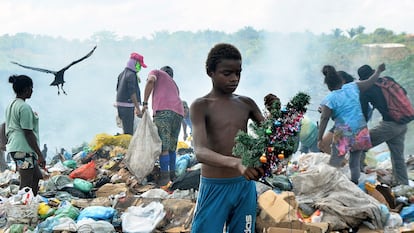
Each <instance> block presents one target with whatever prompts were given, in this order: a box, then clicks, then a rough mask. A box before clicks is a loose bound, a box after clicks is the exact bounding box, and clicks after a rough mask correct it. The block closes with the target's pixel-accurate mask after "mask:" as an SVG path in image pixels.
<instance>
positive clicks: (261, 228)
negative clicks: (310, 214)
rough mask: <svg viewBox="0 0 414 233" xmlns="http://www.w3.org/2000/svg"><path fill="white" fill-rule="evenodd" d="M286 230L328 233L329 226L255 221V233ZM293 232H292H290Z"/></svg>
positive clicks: (294, 222) (293, 222) (297, 222)
mask: <svg viewBox="0 0 414 233" xmlns="http://www.w3.org/2000/svg"><path fill="white" fill-rule="evenodd" d="M282 229H287V230H289V231H291V230H295V231H297V233H299V232H301V233H303V232H306V233H325V232H329V224H328V223H325V222H321V223H303V222H300V221H299V220H294V221H290V222H278V223H276V222H266V221H264V220H263V219H260V218H257V219H256V232H271V233H273V232H282V231H279V230H282ZM292 232H294V231H292Z"/></svg>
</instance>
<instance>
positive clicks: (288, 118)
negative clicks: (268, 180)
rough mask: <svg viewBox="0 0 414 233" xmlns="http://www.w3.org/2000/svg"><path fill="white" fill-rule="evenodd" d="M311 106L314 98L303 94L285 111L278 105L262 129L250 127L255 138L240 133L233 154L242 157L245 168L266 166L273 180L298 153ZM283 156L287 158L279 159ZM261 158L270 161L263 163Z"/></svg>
mask: <svg viewBox="0 0 414 233" xmlns="http://www.w3.org/2000/svg"><path fill="white" fill-rule="evenodd" d="M309 102H310V96H309V95H308V94H305V93H303V92H299V93H298V94H296V95H295V96H294V97H293V98H292V99H291V100H290V101H289V102H288V103H287V104H286V107H283V108H281V106H280V103H279V102H278V101H274V102H273V103H272V106H271V109H270V114H267V116H266V118H265V120H264V121H263V122H262V123H261V124H260V125H257V124H256V123H252V124H250V125H249V126H250V128H251V129H252V131H253V134H249V133H248V132H243V131H239V132H238V134H237V136H236V139H235V140H236V144H235V146H234V147H233V154H234V155H237V156H240V157H241V159H242V164H243V165H245V166H247V167H260V166H262V167H263V169H264V171H265V176H270V175H271V173H272V169H274V168H275V167H278V164H279V163H280V162H281V161H282V160H283V158H287V157H289V156H290V155H291V154H293V153H294V152H295V151H296V150H297V147H298V143H299V139H298V137H299V131H300V120H301V119H302V118H303V114H305V112H306V106H307V105H308V104H309ZM280 154H282V155H283V158H280V157H279V155H280ZM261 157H263V158H266V159H265V160H266V161H265V162H263V161H260V160H261Z"/></svg>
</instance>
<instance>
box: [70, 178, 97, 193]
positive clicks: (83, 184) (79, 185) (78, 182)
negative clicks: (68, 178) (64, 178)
mask: <svg viewBox="0 0 414 233" xmlns="http://www.w3.org/2000/svg"><path fill="white" fill-rule="evenodd" d="M73 187H74V188H75V189H78V190H80V191H82V192H84V193H87V192H89V191H91V190H92V188H93V184H92V183H91V182H89V181H86V180H84V179H79V178H76V179H74V180H73Z"/></svg>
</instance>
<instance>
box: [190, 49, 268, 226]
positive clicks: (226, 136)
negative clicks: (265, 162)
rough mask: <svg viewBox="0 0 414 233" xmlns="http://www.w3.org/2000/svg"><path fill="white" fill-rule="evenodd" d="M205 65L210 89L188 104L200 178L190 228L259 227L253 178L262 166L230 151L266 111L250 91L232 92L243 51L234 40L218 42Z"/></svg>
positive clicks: (257, 176)
mask: <svg viewBox="0 0 414 233" xmlns="http://www.w3.org/2000/svg"><path fill="white" fill-rule="evenodd" d="M206 71H207V74H208V76H210V78H211V81H212V89H211V91H210V92H209V93H208V94H207V95H205V96H203V97H200V98H198V99H196V100H195V101H194V102H193V104H192V105H191V108H190V116H191V121H192V123H193V137H194V138H193V139H194V148H195V154H196V157H197V160H198V161H199V162H200V163H202V167H201V182H200V188H199V194H198V199H197V206H196V210H195V214H194V219H193V224H192V232H196V233H204V232H223V228H224V226H226V231H227V232H255V222H256V206H257V193H256V186H255V182H254V180H257V179H258V178H260V177H261V176H262V175H263V170H262V169H261V168H253V167H245V166H243V165H242V163H241V159H240V158H238V157H237V155H233V154H232V148H233V146H234V144H235V137H236V134H237V132H238V131H239V130H244V131H247V124H248V120H249V119H251V120H253V121H255V122H262V121H263V120H264V118H263V115H262V113H261V111H260V109H259V107H258V106H257V105H256V103H255V102H254V101H253V100H252V99H251V98H249V97H246V96H240V95H236V94H234V91H235V90H236V88H237V86H238V84H239V81H240V73H241V71H242V57H241V54H240V52H239V50H238V49H237V48H236V47H234V46H233V45H231V44H217V45H215V46H214V47H213V48H212V49H211V50H210V52H209V54H208V57H207V61H206Z"/></svg>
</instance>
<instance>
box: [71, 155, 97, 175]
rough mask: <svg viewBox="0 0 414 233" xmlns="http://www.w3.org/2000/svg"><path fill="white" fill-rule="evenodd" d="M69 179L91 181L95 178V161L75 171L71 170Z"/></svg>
mask: <svg viewBox="0 0 414 233" xmlns="http://www.w3.org/2000/svg"><path fill="white" fill-rule="evenodd" d="M69 177H70V178H72V179H75V178H81V179H84V180H89V179H93V178H95V177H96V169H95V161H94V160H92V161H90V162H89V163H87V164H84V165H82V166H80V167H78V168H77V169H75V170H73V171H72V172H71V173H70V174H69Z"/></svg>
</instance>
